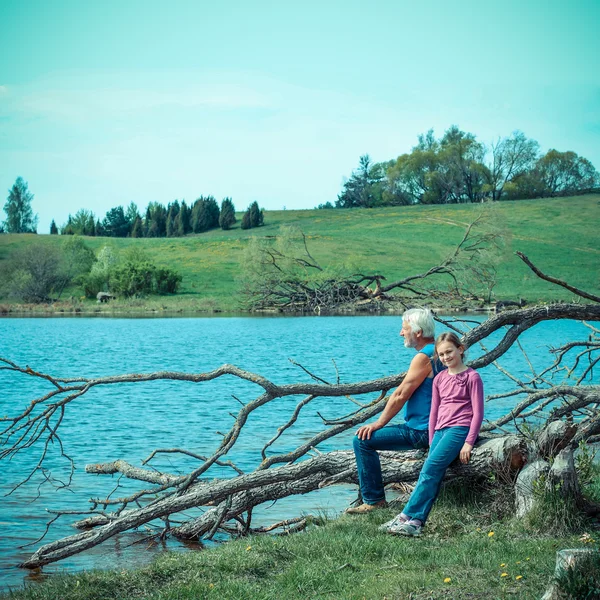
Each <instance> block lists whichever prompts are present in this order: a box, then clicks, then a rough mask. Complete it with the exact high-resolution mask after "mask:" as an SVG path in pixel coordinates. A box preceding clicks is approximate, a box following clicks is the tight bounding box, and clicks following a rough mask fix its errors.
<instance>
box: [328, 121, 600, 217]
mask: <svg viewBox="0 0 600 600" xmlns="http://www.w3.org/2000/svg"><path fill="white" fill-rule="evenodd" d="M599 188H600V176H599V174H598V172H597V171H596V169H595V167H594V166H593V165H592V163H591V162H590V161H589V160H587V159H586V158H583V157H581V156H578V155H577V154H576V153H575V152H572V151H567V152H559V151H558V150H554V149H551V150H549V151H548V152H546V153H545V154H541V153H540V146H539V144H538V142H537V141H535V140H533V139H531V138H528V137H527V136H525V134H524V133H522V132H521V131H515V132H514V133H513V134H512V135H511V136H510V137H505V138H501V139H498V141H496V142H494V143H493V144H491V146H489V147H488V146H486V144H484V143H482V142H480V141H478V140H477V138H476V136H475V135H474V134H472V133H468V132H465V131H462V130H461V129H459V128H458V127H457V126H456V125H453V126H451V127H450V128H449V129H448V130H447V131H446V132H445V133H444V135H443V136H442V137H441V138H440V139H436V137H435V135H434V132H433V129H430V130H429V131H428V132H427V133H426V134H422V135H419V136H418V143H417V145H416V146H414V147H413V148H412V150H411V151H410V152H409V153H406V154H402V155H400V156H399V157H398V158H396V159H393V160H389V161H384V162H379V163H374V162H372V161H371V158H370V157H369V155H368V154H365V155H363V156H361V157H360V160H359V165H358V168H357V169H355V170H354V171H353V172H352V175H351V176H350V177H349V178H348V179H347V180H346V181H345V182H344V184H343V189H342V192H341V193H340V194H339V195H338V198H337V200H336V201H335V204H332V203H331V202H326V203H325V204H321V205H319V206H318V208H352V207H362V208H371V207H375V206H402V205H410V204H458V203H465V202H481V201H483V200H487V199H491V200H516V199H527V198H548V197H555V196H570V195H576V194H583V193H589V192H597V191H598V190H599Z"/></svg>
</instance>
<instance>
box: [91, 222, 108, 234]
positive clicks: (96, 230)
mask: <svg viewBox="0 0 600 600" xmlns="http://www.w3.org/2000/svg"><path fill="white" fill-rule="evenodd" d="M94 235H95V236H96V237H102V236H104V235H106V231H104V227H103V226H102V223H100V219H97V220H96V226H95V227H94Z"/></svg>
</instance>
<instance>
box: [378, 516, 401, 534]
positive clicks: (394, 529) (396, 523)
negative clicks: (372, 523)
mask: <svg viewBox="0 0 600 600" xmlns="http://www.w3.org/2000/svg"><path fill="white" fill-rule="evenodd" d="M407 521H408V518H407V517H405V516H404V515H403V514H402V513H400V514H399V515H396V516H395V517H394V518H393V519H392V520H391V521H387V522H386V523H384V524H383V525H380V526H379V529H380V531H385V532H386V533H391V534H392V535H396V534H398V533H399V529H400V527H401V526H402V525H404V524H405V523H406V522H407Z"/></svg>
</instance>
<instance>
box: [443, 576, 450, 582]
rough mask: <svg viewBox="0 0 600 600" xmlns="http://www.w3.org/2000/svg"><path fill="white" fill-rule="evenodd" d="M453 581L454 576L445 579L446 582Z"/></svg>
mask: <svg viewBox="0 0 600 600" xmlns="http://www.w3.org/2000/svg"><path fill="white" fill-rule="evenodd" d="M451 581H452V577H446V579H444V583H450V582H451Z"/></svg>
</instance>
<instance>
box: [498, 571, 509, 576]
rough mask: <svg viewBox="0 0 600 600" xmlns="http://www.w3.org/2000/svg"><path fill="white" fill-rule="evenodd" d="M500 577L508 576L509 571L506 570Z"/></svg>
mask: <svg viewBox="0 0 600 600" xmlns="http://www.w3.org/2000/svg"><path fill="white" fill-rule="evenodd" d="M500 577H508V573H507V572H506V571H505V572H504V573H502V574H501V575H500Z"/></svg>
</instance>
